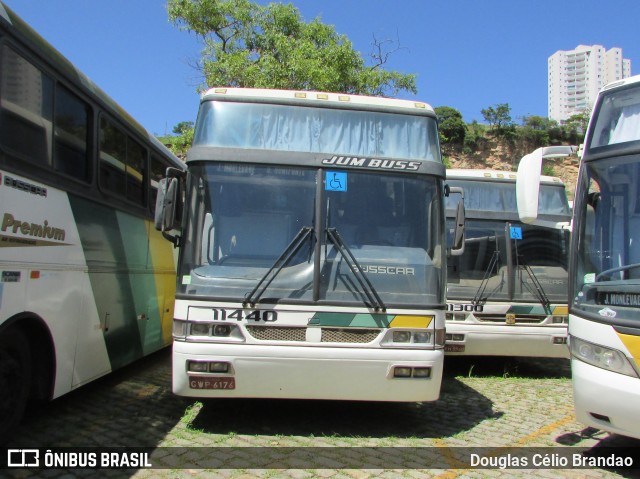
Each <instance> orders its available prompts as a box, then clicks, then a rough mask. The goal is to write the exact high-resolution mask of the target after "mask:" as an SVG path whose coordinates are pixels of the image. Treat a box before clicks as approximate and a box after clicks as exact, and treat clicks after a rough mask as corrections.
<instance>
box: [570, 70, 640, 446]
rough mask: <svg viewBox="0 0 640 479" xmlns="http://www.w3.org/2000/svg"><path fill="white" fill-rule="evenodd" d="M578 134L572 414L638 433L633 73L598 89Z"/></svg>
mask: <svg viewBox="0 0 640 479" xmlns="http://www.w3.org/2000/svg"><path fill="white" fill-rule="evenodd" d="M585 140H586V141H585V146H584V151H583V156H582V163H581V167H580V175H579V178H578V184H577V187H576V198H575V205H574V206H575V209H574V216H573V230H574V237H573V240H572V245H571V247H572V260H571V263H570V268H569V270H570V278H571V281H570V288H569V300H570V305H569V308H570V309H569V312H570V319H569V335H570V338H569V341H570V346H571V354H572V360H571V370H572V378H573V390H574V401H575V408H576V416H577V418H578V420H579V421H580V422H583V423H585V424H588V425H590V426H593V427H596V428H599V429H603V430H605V431H609V432H613V433H617V434H622V435H625V436H631V437H635V438H640V243H639V241H640V76H636V77H632V78H628V79H626V80H623V81H620V82H616V83H612V84H610V85H608V86H607V87H605V88H604V89H603V90H602V91H601V92H600V95H599V97H598V99H597V101H596V104H595V107H594V110H593V114H592V117H591V120H590V123H589V129H588V132H587V136H586V139H585Z"/></svg>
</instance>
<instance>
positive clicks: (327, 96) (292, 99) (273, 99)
mask: <svg viewBox="0 0 640 479" xmlns="http://www.w3.org/2000/svg"><path fill="white" fill-rule="evenodd" d="M211 100H227V101H229V100H233V101H242V100H245V101H250V102H256V103H278V104H296V105H301V106H322V107H330V108H345V109H359V110H372V111H382V112H385V111H389V112H396V113H398V112H402V113H409V114H417V115H428V116H435V112H434V110H433V108H432V107H431V105H429V104H428V103H424V102H420V101H413V100H399V99H395V98H383V97H374V96H364V95H352V94H347V93H327V92H319V91H300V90H270V89H265V88H225V87H218V88H211V89H209V90H207V91H206V92H204V93H203V94H202V97H201V101H211Z"/></svg>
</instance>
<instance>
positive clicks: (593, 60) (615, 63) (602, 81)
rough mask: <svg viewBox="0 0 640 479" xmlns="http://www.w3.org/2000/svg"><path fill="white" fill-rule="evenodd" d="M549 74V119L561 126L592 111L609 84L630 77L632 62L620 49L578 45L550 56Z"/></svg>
mask: <svg viewBox="0 0 640 479" xmlns="http://www.w3.org/2000/svg"><path fill="white" fill-rule="evenodd" d="M548 71H549V74H548V93H549V105H548V106H549V118H550V119H551V120H556V121H558V122H561V121H564V120H566V119H567V118H569V117H570V116H572V115H575V114H578V113H582V112H583V111H585V110H590V109H591V108H593V104H594V102H595V99H596V96H597V94H598V91H600V89H601V88H602V87H603V86H605V85H606V84H607V83H610V82H612V81H615V80H621V79H623V78H627V77H629V76H631V60H628V59H624V58H623V57H622V49H620V48H611V49H610V50H606V49H605V48H604V47H603V46H602V45H591V46H587V45H578V46H577V47H576V49H575V50H569V51H564V50H558V51H557V52H555V53H554V54H553V55H551V56H550V57H549V60H548Z"/></svg>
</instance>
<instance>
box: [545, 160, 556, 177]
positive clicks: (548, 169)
mask: <svg viewBox="0 0 640 479" xmlns="http://www.w3.org/2000/svg"><path fill="white" fill-rule="evenodd" d="M542 174H543V175H547V176H557V175H556V171H555V168H554V167H553V165H552V164H549V163H545V164H543V165H542Z"/></svg>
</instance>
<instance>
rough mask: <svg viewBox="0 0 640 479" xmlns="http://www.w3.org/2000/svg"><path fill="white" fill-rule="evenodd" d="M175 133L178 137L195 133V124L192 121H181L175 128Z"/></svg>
mask: <svg viewBox="0 0 640 479" xmlns="http://www.w3.org/2000/svg"><path fill="white" fill-rule="evenodd" d="M172 131H173V133H175V134H176V135H185V134H188V133H189V132H191V131H193V122H192V121H181V122H180V123H178V124H177V125H176V126H174V127H173V130H172Z"/></svg>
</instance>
